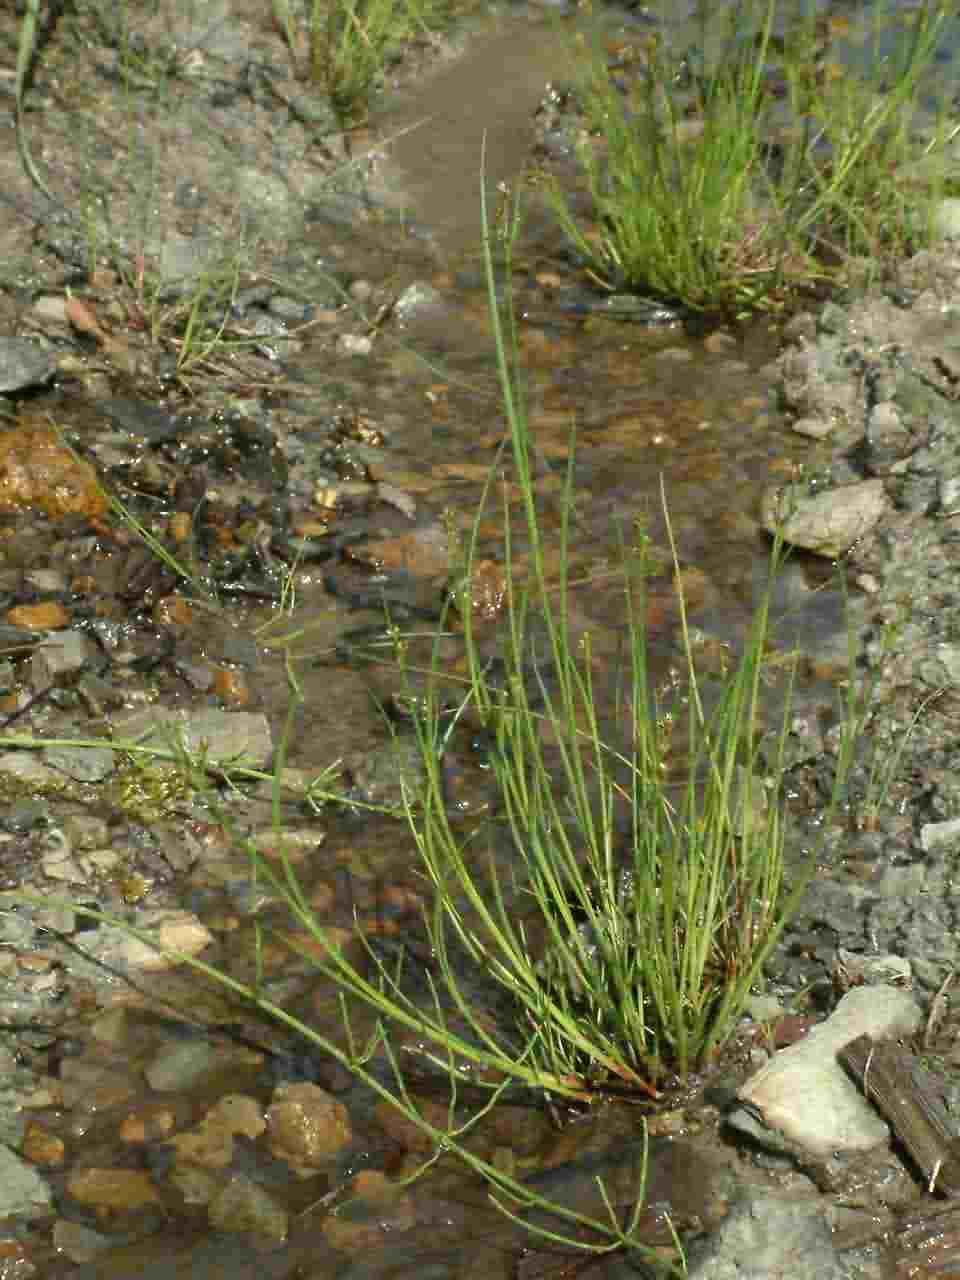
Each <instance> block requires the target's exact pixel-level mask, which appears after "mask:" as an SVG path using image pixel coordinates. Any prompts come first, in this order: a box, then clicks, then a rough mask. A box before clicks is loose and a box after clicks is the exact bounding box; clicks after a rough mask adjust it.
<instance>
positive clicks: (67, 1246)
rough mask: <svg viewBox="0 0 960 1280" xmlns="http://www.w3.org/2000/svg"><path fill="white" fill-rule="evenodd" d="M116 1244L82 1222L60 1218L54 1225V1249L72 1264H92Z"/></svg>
mask: <svg viewBox="0 0 960 1280" xmlns="http://www.w3.org/2000/svg"><path fill="white" fill-rule="evenodd" d="M114 1244H115V1241H113V1240H111V1239H110V1237H109V1236H105V1235H103V1234H102V1233H101V1232H99V1231H94V1230H93V1228H92V1227H85V1226H84V1225H83V1223H81V1222H70V1221H68V1220H67V1219H66V1218H58V1219H57V1221H56V1222H55V1223H54V1224H53V1247H54V1248H55V1249H56V1250H57V1252H58V1253H62V1254H63V1256H64V1257H65V1258H69V1260H70V1261H71V1262H76V1263H81V1262H92V1261H93V1259H94V1258H96V1257H97V1255H98V1254H101V1253H103V1252H104V1250H106V1249H110V1248H112V1247H113V1245H114Z"/></svg>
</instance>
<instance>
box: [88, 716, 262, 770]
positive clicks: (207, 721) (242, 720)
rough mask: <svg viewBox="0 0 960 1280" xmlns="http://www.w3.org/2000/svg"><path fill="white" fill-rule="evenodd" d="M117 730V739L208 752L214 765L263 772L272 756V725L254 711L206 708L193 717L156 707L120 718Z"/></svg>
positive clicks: (207, 756)
mask: <svg viewBox="0 0 960 1280" xmlns="http://www.w3.org/2000/svg"><path fill="white" fill-rule="evenodd" d="M114 728H115V730H116V736H117V737H118V738H132V739H135V740H136V741H138V742H141V743H143V742H146V743H148V744H149V745H151V746H169V745H170V743H171V742H180V743H182V745H183V747H184V748H185V749H186V750H187V751H188V752H190V753H191V754H199V753H200V752H205V754H206V758H207V759H208V760H209V761H210V762H211V763H223V764H227V763H235V764H238V763H242V764H244V765H246V766H247V767H250V768H262V767H263V766H264V765H265V764H266V763H267V761H268V760H269V759H270V756H271V755H272V753H273V736H272V734H271V732H270V722H269V720H268V719H267V717H266V716H265V715H262V714H261V713H260V712H254V711H221V710H219V709H218V708H216V707H207V708H204V709H203V710H202V711H198V712H196V713H195V714H192V715H191V714H190V713H189V712H186V711H180V710H168V709H164V708H161V707H157V708H150V709H149V710H146V711H137V712H135V713H134V714H133V715H129V716H125V717H124V716H117V717H116V719H115V721H114Z"/></svg>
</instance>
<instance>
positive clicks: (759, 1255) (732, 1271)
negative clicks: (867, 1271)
mask: <svg viewBox="0 0 960 1280" xmlns="http://www.w3.org/2000/svg"><path fill="white" fill-rule="evenodd" d="M687 1267H688V1271H687V1274H688V1276H689V1277H690V1280H774V1277H787V1276H792V1277H794V1278H795V1280H813V1277H816V1280H848V1278H849V1276H850V1271H849V1269H848V1268H847V1267H846V1266H845V1265H844V1264H843V1263H841V1260H840V1258H839V1257H838V1255H837V1252H836V1248H835V1246H834V1243H833V1238H832V1233H831V1230H830V1226H829V1224H828V1222H827V1218H826V1212H825V1210H824V1207H823V1205H822V1204H819V1203H818V1202H817V1201H816V1200H803V1199H798V1198H797V1197H796V1196H792V1197H790V1198H789V1199H788V1198H786V1197H783V1196H774V1195H765V1194H763V1193H759V1194H751V1195H749V1196H748V1198H747V1199H746V1200H745V1201H743V1202H742V1203H741V1204H739V1205H737V1206H736V1208H735V1209H734V1210H733V1212H732V1213H731V1214H730V1216H729V1218H728V1219H727V1220H726V1222H724V1223H723V1225H722V1226H721V1227H720V1228H719V1230H718V1231H715V1232H714V1233H713V1234H712V1235H711V1236H709V1237H708V1238H707V1240H706V1241H705V1242H704V1243H703V1244H702V1245H701V1246H699V1247H698V1248H696V1249H695V1250H694V1251H693V1252H692V1254H691V1256H690V1257H688V1259H687Z"/></svg>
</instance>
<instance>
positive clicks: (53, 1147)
mask: <svg viewBox="0 0 960 1280" xmlns="http://www.w3.org/2000/svg"><path fill="white" fill-rule="evenodd" d="M20 1149H21V1151H22V1152H23V1154H24V1156H26V1158H27V1159H28V1160H29V1161H30V1163H31V1164H42V1165H46V1166H47V1167H49V1168H53V1169H55V1168H58V1167H59V1166H60V1165H62V1164H63V1162H64V1159H65V1157H66V1153H67V1148H66V1144H65V1143H64V1141H63V1139H62V1138H61V1137H60V1136H59V1135H58V1134H56V1133H51V1132H50V1130H49V1129H45V1128H44V1127H43V1125H42V1124H39V1123H38V1122H37V1121H36V1120H31V1121H30V1123H29V1124H28V1125H27V1131H26V1133H25V1134H24V1135H23V1143H22V1145H21V1148H20Z"/></svg>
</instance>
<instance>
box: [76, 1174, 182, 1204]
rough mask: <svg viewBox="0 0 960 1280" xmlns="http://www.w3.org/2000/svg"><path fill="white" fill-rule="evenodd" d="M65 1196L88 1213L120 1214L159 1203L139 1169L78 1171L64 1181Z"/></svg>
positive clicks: (148, 1179) (157, 1196)
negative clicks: (107, 1212) (96, 1210)
mask: <svg viewBox="0 0 960 1280" xmlns="http://www.w3.org/2000/svg"><path fill="white" fill-rule="evenodd" d="M67 1194H68V1195H70V1196H72V1197H73V1199H74V1200H76V1201H77V1203H78V1204H83V1205H87V1206H88V1207H89V1208H91V1209H108V1210H110V1211H112V1212H120V1213H133V1212H135V1211H136V1210H137V1209H144V1208H146V1207H147V1206H149V1205H152V1204H159V1203H160V1195H159V1193H158V1191H157V1188H156V1187H155V1186H154V1185H153V1182H152V1180H151V1178H150V1175H149V1173H146V1172H145V1171H144V1170H142V1169H102V1168H96V1167H94V1168H91V1169H77V1170H75V1171H74V1172H73V1173H71V1175H70V1177H69V1178H68V1179H67Z"/></svg>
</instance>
